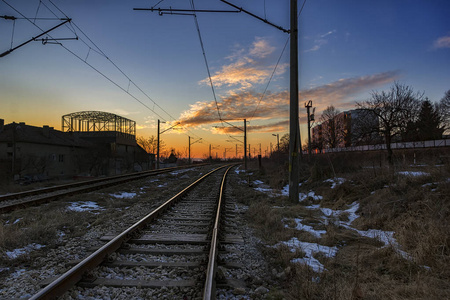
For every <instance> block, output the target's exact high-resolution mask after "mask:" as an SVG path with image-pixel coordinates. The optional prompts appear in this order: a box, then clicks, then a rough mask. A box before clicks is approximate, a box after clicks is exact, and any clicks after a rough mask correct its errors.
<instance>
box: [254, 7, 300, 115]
mask: <svg viewBox="0 0 450 300" xmlns="http://www.w3.org/2000/svg"><path fill="white" fill-rule="evenodd" d="M305 3H306V0H304V1H303V5H302V7H301V8H300V11H299V13H298V15H297V18H299V17H300V14H301V13H302V11H303V8H304V7H305ZM289 40H290V36H289V37H288V38H287V40H286V43H285V44H284V47H283V50H282V51H281V54H280V56H279V57H278V61H277V63H276V65H275V68H274V69H273V71H272V74H271V75H270V78H269V80H268V82H267V84H266V87H265V88H264V92H263V94H262V95H261V98H260V99H259V102H258V104H257V105H256V108H255V110H254V111H253V114H252V116H251V117H250V119H249V122H250V121H251V120H252V119H253V117H254V116H255V113H256V111H257V110H258V108H259V105H260V104H261V101H262V100H263V99H264V97H265V95H266V93H267V89H268V88H269V85H270V82H271V81H272V78H273V76H274V74H275V72H276V70H277V68H278V65H279V63H280V60H281V57H282V56H283V54H284V51H285V50H286V47H287V45H288V42H289Z"/></svg>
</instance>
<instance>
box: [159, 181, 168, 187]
mask: <svg viewBox="0 0 450 300" xmlns="http://www.w3.org/2000/svg"><path fill="white" fill-rule="evenodd" d="M166 185H167V182H165V183H163V184H160V185H158V187H159V188H161V187H165V186H166Z"/></svg>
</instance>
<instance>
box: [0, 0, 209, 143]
mask: <svg viewBox="0 0 450 300" xmlns="http://www.w3.org/2000/svg"><path fill="white" fill-rule="evenodd" d="M2 1H3V2H4V3H5V4H6V5H8V6H9V7H10V8H12V9H13V10H14V11H15V12H16V13H18V14H19V15H21V16H22V18H23V19H24V20H27V21H28V22H30V23H31V24H33V25H34V26H35V27H37V28H38V29H39V30H41V31H42V32H44V30H43V29H42V28H41V27H40V26H39V25H37V24H36V22H33V21H32V20H31V19H30V18H28V17H26V16H25V15H23V14H22V13H21V12H20V11H19V10H17V9H16V8H14V7H13V6H12V5H10V4H9V3H8V2H6V0H2ZM49 2H50V3H52V4H53V5H54V6H55V7H56V5H55V4H54V3H53V2H51V1H50V0H49ZM41 4H42V5H43V6H45V7H46V8H47V9H48V10H49V11H50V12H51V13H52V14H53V15H55V16H56V17H57V15H56V14H55V13H54V12H53V11H52V10H51V9H50V8H49V7H48V6H47V5H46V4H45V3H43V2H42V0H40V4H39V7H40V5H41ZM56 8H57V9H58V10H59V11H60V12H61V13H62V14H64V13H63V12H62V11H61V10H60V9H59V8H58V7H56ZM64 15H65V14H64ZM36 16H37V15H36ZM37 19H38V18H37ZM70 23H72V22H70ZM74 26H75V27H76V28H77V29H78V30H79V31H80V32H81V33H82V34H83V35H84V36H85V37H86V39H87V40H89V42H90V43H91V44H92V45H93V46H94V47H95V48H96V49H94V48H93V47H91V46H90V45H89V44H88V43H87V42H86V41H84V40H83V39H80V40H81V41H82V42H83V43H84V44H85V45H86V46H87V47H88V48H89V52H90V51H91V50H92V51H94V52H96V53H98V54H99V55H101V56H103V57H105V58H106V59H107V60H108V61H109V62H110V63H111V64H112V65H113V66H114V67H115V68H117V70H119V72H120V73H121V74H122V75H123V76H125V77H126V78H127V79H128V88H127V89H125V88H123V87H122V86H120V85H119V84H118V83H116V82H115V81H114V80H112V79H111V78H109V77H108V76H107V75H106V74H104V73H103V72H101V71H100V70H99V69H98V68H96V67H94V66H93V65H92V64H90V63H89V62H87V57H88V56H89V52H88V55H87V56H86V58H85V59H83V58H82V57H81V56H80V55H78V54H76V53H75V52H73V51H72V50H70V49H69V48H67V47H66V46H64V45H63V44H62V43H59V45H60V46H61V47H63V48H64V49H65V50H66V51H68V52H69V53H70V54H72V55H73V56H75V57H76V58H78V59H79V60H80V61H82V62H84V63H85V64H86V65H87V66H89V67H90V68H91V69H93V70H94V71H96V72H97V73H98V74H100V75H101V76H103V77H104V78H105V79H107V80H108V81H109V82H111V83H112V84H113V85H115V86H116V87H118V88H119V89H120V90H122V91H123V92H125V93H126V94H128V95H129V96H130V97H132V98H133V99H134V100H136V101H137V102H139V103H140V104H141V105H143V106H144V107H145V108H147V109H148V110H150V111H151V112H153V113H154V114H155V115H156V116H158V117H159V118H160V119H162V120H163V121H167V120H166V119H165V118H164V117H163V116H161V115H160V114H159V113H157V112H156V111H155V110H154V109H152V108H151V107H149V106H148V105H147V104H145V103H144V102H143V101H141V100H139V99H138V98H137V97H136V96H134V95H132V94H131V93H130V92H129V85H130V83H132V84H133V85H134V86H135V87H136V88H137V89H138V90H139V91H140V92H142V93H143V94H144V95H145V96H146V97H147V98H148V99H149V100H150V101H152V102H153V104H154V105H155V106H157V107H158V108H160V109H161V110H162V111H163V112H164V113H166V114H167V115H168V116H169V117H170V118H171V119H172V120H176V119H175V118H174V117H173V116H171V115H170V114H169V113H168V112H166V111H165V110H164V109H163V108H162V107H161V106H160V105H159V104H157V103H156V102H155V101H154V100H153V99H151V98H150V97H149V96H148V94H147V93H145V92H144V91H143V90H142V89H141V88H140V87H139V86H138V85H137V84H136V83H135V82H134V81H133V80H131V79H130V78H129V77H128V76H127V75H126V74H125V72H123V71H122V70H121V69H120V68H119V67H118V66H117V65H116V64H115V63H114V62H113V61H112V60H111V59H109V57H108V56H106V54H105V53H104V52H103V51H102V50H101V49H100V48H99V47H98V46H97V45H96V44H95V43H94V42H93V41H92V40H91V39H90V38H89V37H88V36H87V35H86V34H85V33H84V32H83V31H82V30H81V28H80V27H79V26H77V25H76V24H74ZM68 28H69V27H68ZM69 30H71V31H72V32H73V33H74V34H75V35H77V34H76V32H75V29H74V28H73V27H72V28H69ZM47 35H48V36H49V37H50V38H52V39H53V37H52V36H51V35H50V34H47ZM77 36H78V35H77ZM186 131H187V132H191V131H190V130H188V129H186ZM184 134H186V135H187V133H184ZM191 134H192V135H195V136H197V137H199V136H198V135H197V134H195V133H193V132H191ZM203 140H205V139H203Z"/></svg>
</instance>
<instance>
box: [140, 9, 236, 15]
mask: <svg viewBox="0 0 450 300" xmlns="http://www.w3.org/2000/svg"><path fill="white" fill-rule="evenodd" d="M133 10H148V11H151V12H155V11H156V12H158V14H159V15H160V16H162V15H163V14H164V13H170V14H171V15H178V14H180V13H181V14H183V13H204V12H214V13H240V12H241V11H240V10H215V9H178V8H153V7H152V8H133Z"/></svg>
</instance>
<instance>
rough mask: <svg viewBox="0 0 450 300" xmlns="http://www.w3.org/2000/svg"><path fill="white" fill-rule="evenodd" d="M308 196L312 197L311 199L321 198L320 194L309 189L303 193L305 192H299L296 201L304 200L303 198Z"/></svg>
mask: <svg viewBox="0 0 450 300" xmlns="http://www.w3.org/2000/svg"><path fill="white" fill-rule="evenodd" d="M308 198H312V199H313V200H315V201H317V200H322V199H323V197H322V196H320V195H316V194H315V193H314V191H309V193H308V194H305V193H299V194H298V201H299V202H302V201H305V200H306V199H308Z"/></svg>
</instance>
